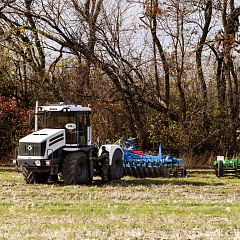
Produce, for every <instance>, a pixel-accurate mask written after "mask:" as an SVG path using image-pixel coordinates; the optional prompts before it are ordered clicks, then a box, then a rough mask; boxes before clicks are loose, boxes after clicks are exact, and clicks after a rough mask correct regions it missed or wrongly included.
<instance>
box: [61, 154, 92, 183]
mask: <svg viewBox="0 0 240 240" xmlns="http://www.w3.org/2000/svg"><path fill="white" fill-rule="evenodd" d="M88 172H89V171H88V163H87V156H86V154H85V153H83V152H75V153H70V154H68V155H67V156H66V157H65V159H64V160H63V170H62V177H63V181H64V184H66V185H71V184H73V185H76V184H85V183H87V182H88V180H89V176H88Z"/></svg>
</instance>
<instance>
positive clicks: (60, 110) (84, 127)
mask: <svg viewBox="0 0 240 240" xmlns="http://www.w3.org/2000/svg"><path fill="white" fill-rule="evenodd" d="M90 112H91V108H90V107H82V106H81V105H66V104H59V105H56V104H55V105H48V106H40V107H38V111H37V115H40V116H42V117H41V118H40V119H39V120H40V121H39V126H41V128H42V129H64V131H65V139H66V144H65V146H66V147H82V146H90V145H91V127H90V119H89V114H90ZM36 130H38V129H36Z"/></svg>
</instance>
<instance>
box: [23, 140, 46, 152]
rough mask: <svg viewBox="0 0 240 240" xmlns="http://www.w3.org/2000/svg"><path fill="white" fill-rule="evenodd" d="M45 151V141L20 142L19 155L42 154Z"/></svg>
mask: <svg viewBox="0 0 240 240" xmlns="http://www.w3.org/2000/svg"><path fill="white" fill-rule="evenodd" d="M45 151H46V141H44V142H42V143H20V144H19V155H20V156H44V154H45Z"/></svg>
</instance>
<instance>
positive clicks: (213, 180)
mask: <svg viewBox="0 0 240 240" xmlns="http://www.w3.org/2000/svg"><path fill="white" fill-rule="evenodd" d="M232 178H235V177H234V176H233V177H231V179H232ZM201 179H202V180H201ZM223 179H224V178H223ZM223 179H222V180H223ZM228 179H229V178H228ZM48 184H56V185H64V183H63V182H62V181H59V182H55V183H54V182H49V183H48ZM167 184H171V185H179V186H183V185H189V186H190V185H192V186H223V185H225V184H226V183H225V182H224V181H221V179H219V178H217V177H216V176H215V175H213V174H212V175H199V174H196V175H188V177H186V178H185V177H182V176H177V177H171V178H162V177H159V178H134V177H128V176H126V177H123V178H122V179H121V180H113V181H110V182H108V183H106V184H103V183H102V181H101V178H93V181H92V182H91V183H88V184H84V185H86V186H98V187H104V186H112V187H119V186H120V187H129V186H131V187H132V186H141V185H142V186H151V185H167Z"/></svg>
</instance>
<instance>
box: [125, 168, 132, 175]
mask: <svg viewBox="0 0 240 240" xmlns="http://www.w3.org/2000/svg"><path fill="white" fill-rule="evenodd" d="M125 169H126V173H127V176H132V171H131V168H130V167H125Z"/></svg>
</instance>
